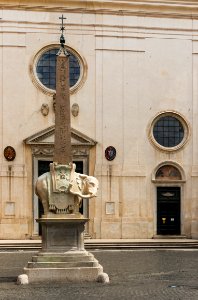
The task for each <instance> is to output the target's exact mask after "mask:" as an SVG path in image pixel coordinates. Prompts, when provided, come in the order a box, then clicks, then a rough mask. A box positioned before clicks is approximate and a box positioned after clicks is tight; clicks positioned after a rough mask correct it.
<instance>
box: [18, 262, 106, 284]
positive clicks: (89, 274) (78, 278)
mask: <svg viewBox="0 0 198 300" xmlns="http://www.w3.org/2000/svg"><path fill="white" fill-rule="evenodd" d="M24 272H25V274H27V276H28V279H29V283H42V282H45V283H46V282H48V283H53V284H54V283H61V282H67V281H68V282H84V281H97V279H98V275H99V274H101V273H102V272H103V268H102V266H101V265H98V266H97V267H80V268H24Z"/></svg>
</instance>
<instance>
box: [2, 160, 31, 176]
mask: <svg viewBox="0 0 198 300" xmlns="http://www.w3.org/2000/svg"><path fill="white" fill-rule="evenodd" d="M0 177H22V178H24V177H27V171H26V168H25V165H23V164H14V163H9V164H2V165H0Z"/></svg>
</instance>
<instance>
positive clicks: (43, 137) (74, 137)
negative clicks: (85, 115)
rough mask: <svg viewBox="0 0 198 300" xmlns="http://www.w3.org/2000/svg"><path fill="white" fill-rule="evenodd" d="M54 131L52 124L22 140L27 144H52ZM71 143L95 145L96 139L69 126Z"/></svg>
mask: <svg viewBox="0 0 198 300" xmlns="http://www.w3.org/2000/svg"><path fill="white" fill-rule="evenodd" d="M54 131H55V126H54V125H53V126H50V127H48V128H46V129H44V130H41V131H39V132H37V133H35V134H33V135H31V136H30V137H28V138H26V139H25V140H24V142H25V143H26V144H28V145H54ZM71 143H72V145H73V146H75V145H76V146H90V147H91V146H94V145H96V141H94V140H93V139H91V138H90V137H88V136H86V135H85V134H83V133H81V132H79V131H78V130H76V129H74V128H71Z"/></svg>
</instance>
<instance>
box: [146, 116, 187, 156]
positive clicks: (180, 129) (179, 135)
mask: <svg viewBox="0 0 198 300" xmlns="http://www.w3.org/2000/svg"><path fill="white" fill-rule="evenodd" d="M188 131H189V129H188V126H187V123H186V121H185V120H184V119H183V118H182V117H181V115H178V114H176V113H173V112H165V113H161V114H159V115H158V116H157V117H156V118H155V119H154V121H153V122H152V126H151V140H152V142H153V143H154V144H155V145H156V146H158V147H159V148H161V149H165V150H176V149H178V148H180V147H181V146H183V145H184V143H185V142H186V140H187V137H188Z"/></svg>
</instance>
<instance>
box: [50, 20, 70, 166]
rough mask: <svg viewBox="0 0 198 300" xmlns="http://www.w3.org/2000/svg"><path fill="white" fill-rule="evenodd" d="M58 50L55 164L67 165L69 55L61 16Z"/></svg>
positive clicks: (68, 142)
mask: <svg viewBox="0 0 198 300" xmlns="http://www.w3.org/2000/svg"><path fill="white" fill-rule="evenodd" d="M59 19H61V20H62V27H61V31H62V34H61V37H60V50H59V52H58V54H57V60H56V110H55V142H54V158H53V161H54V162H55V163H58V164H61V165H68V164H69V163H71V162H72V151H71V150H72V149H71V125H70V124H71V120H70V92H69V87H70V85H69V54H68V53H67V51H66V49H65V47H64V44H65V38H64V35H63V31H64V29H65V27H64V26H63V20H64V19H65V18H63V15H62V17H61V18H59Z"/></svg>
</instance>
